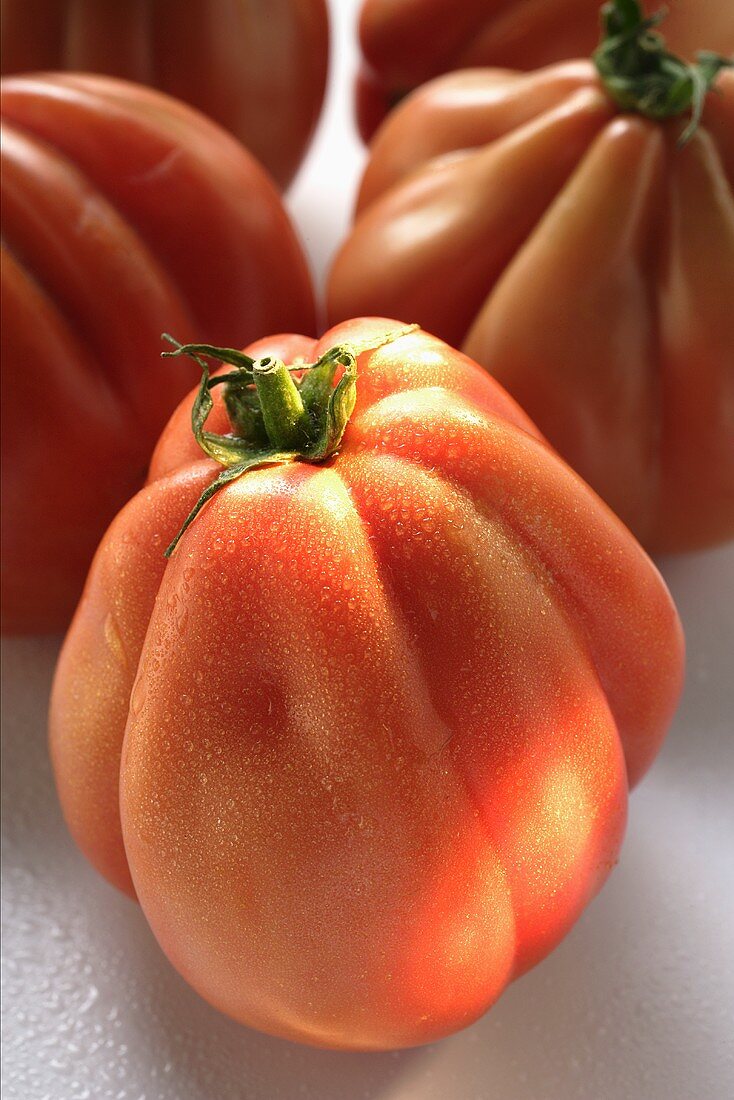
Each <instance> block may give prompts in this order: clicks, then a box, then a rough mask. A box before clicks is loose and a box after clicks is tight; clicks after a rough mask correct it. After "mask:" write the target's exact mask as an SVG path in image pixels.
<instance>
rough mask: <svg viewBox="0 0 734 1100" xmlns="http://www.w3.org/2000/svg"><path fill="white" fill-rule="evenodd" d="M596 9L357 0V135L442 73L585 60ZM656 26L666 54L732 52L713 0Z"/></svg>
mask: <svg viewBox="0 0 734 1100" xmlns="http://www.w3.org/2000/svg"><path fill="white" fill-rule="evenodd" d="M600 7H601V5H600V4H599V3H598V2H597V0H459V3H456V0H364V3H363V6H362V11H361V16H360V41H361V45H362V52H363V54H364V62H363V68H362V73H361V76H360V80H359V84H358V95H357V119H358V122H359V127H360V132H361V133H362V136H363V137H364V139H365V141H369V140H370V139H371V137H372V135H373V134H374V132H375V129H376V128H377V125H378V124H379V121H380V119H381V117H384V115H385V114H386V113H387V111H388V109H389V106H390V103H391V101H392V102H394V101H395V100H396V99H397V98H399V97H401V96H404V95H405V94H406V93H407V92H409V91H410V90H411V89H413V88H417V87H418V86H419V85H421V84H424V83H425V82H426V81H427V80H431V79H432V78H433V77H436V76H439V75H440V74H442V73H447V72H451V71H453V70H456V69H474V68H479V67H485V66H491V67H492V68H507V69H524V70H530V69H536V68H540V67H541V66H543V65H550V64H552V63H553V62H557V61H562V60H564V59H565V58H573V57H588V56H589V55H590V54H591V52H592V50H593V49H594V47H595V46H596V44H597V42H598V41H599V30H600V15H599V11H600ZM644 8H645V10H646V11H648V13H650V14H652V13H653V12H655V11H658V10H659V8H660V5H659V4H657V3H655V2H654V0H650V2H649V3H645V4H644ZM664 31H665V37H666V41H667V42H668V46H669V48H670V49H671V50H672V52H673V53H680V54H684V55H685V56H686V57H689V58H693V57H694V56H695V54H696V52H697V51H698V50H712V51H713V52H715V53H721V54H724V55H725V56H726V55H728V54H731V53H734V8H732V7H731V5H729V4H722V3H721V0H681V2H680V3H677V4H671V5H670V8H669V11H668V12H667V15H666V19H665V24H664ZM380 87H381V88H382V99H383V103H382V111H380V108H379V106H378V101H379V94H378V93H379V88H380ZM367 88H369V89H370V92H369V94H368V93H367V92H366V89H367Z"/></svg>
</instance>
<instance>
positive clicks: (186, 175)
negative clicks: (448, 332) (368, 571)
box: [2, 74, 315, 633]
mask: <svg viewBox="0 0 734 1100" xmlns="http://www.w3.org/2000/svg"><path fill="white" fill-rule="evenodd" d="M2 117H3V154H2V169H3V172H2V177H3V179H2V188H3V271H2V294H3V318H4V321H3V334H2V340H3V369H2V387H3V402H2V404H3V462H2V466H3V475H2V476H3V497H4V520H3V595H2V600H3V629H4V630H6V631H9V632H13V633H18V632H39V631H49V630H58V629H61V628H63V627H65V626H66V624H67V623H68V621H69V617H70V615H71V613H72V611H73V608H74V606H75V604H76V602H77V601H78V598H79V593H80V591H81V588H82V584H83V580H84V577H85V575H86V572H87V570H88V567H89V562H90V560H91V557H92V554H93V552H94V549H95V547H96V545H97V543H98V542H99V539H100V537H101V535H102V533H103V532H104V530H105V528H106V527H107V525H108V524H109V522H110V521H111V519H112V517H113V516H114V515H115V512H116V511H117V510H118V509H119V508H120V507H121V505H122V504H123V503H124V502H125V501H126V500H127V499H129V497H130V495H131V493H133V492H135V490H136V489H137V488H138V487H139V486H140V485H141V484H142V483H143V480H144V477H145V471H146V467H147V464H148V462H149V458H150V453H151V450H152V447H153V444H154V442H155V440H156V438H157V436H158V434H159V433H160V430H161V428H162V426H163V425H164V424H165V422H166V420H167V418H168V416H169V415H170V411H171V409H172V408H173V407H174V406H175V404H176V402H177V401H178V400H180V399H181V397H182V396H183V395H184V394H185V393H186V391H187V390H188V389H189V387H190V386H191V384H192V382H193V380H194V376H193V372H192V371H189V370H187V369H186V368H185V367H184V366H182V365H181V364H180V363H174V362H172V361H167V360H162V359H161V358H160V350H161V348H162V345H161V340H160V336H161V333H162V332H166V331H170V332H175V333H176V334H177V335H178V336H179V337H180V338H183V339H186V338H187V337H189V336H193V335H194V334H195V333H196V332H197V331H201V330H202V329H206V331H207V332H211V333H215V334H216V339H218V340H220V341H221V342H223V343H232V342H234V343H238V344H242V343H245V342H246V341H247V340H251V339H252V338H253V337H254V336H255V335H256V334H257V333H258V332H260V331H262V329H263V327H265V328H266V329H268V328H271V327H272V328H282V327H298V328H303V329H306V330H313V328H314V327H315V317H314V303H313V291H312V288H311V281H310V276H309V273H308V268H307V265H306V261H305V258H304V256H303V253H302V251H301V248H300V245H299V243H298V240H297V238H296V236H295V233H294V231H293V229H292V227H291V224H290V222H289V220H288V216H287V214H286V212H285V210H284V208H283V206H282V203H281V200H280V197H279V195H278V193H277V191H276V190H275V188H274V186H273V185H272V183H271V182H270V180H269V179H268V178H267V176H266V174H265V173H264V172H263V171H262V169H261V168H260V167H259V165H257V164H256V162H255V161H254V160H253V159H252V158H251V157H250V155H249V154H248V153H246V152H245V150H244V149H242V148H241V146H239V145H238V144H237V143H236V142H235V141H234V139H233V138H231V137H230V136H229V135H228V134H226V133H225V132H224V131H222V130H220V129H219V127H216V126H215V125H214V124H213V123H211V122H209V121H208V120H207V119H205V118H204V117H203V116H202V115H200V114H198V113H197V112H194V111H192V110H190V109H189V108H188V107H185V106H184V105H183V104H180V103H177V102H175V101H174V100H172V99H169V98H168V97H166V96H162V95H160V93H158V92H154V91H151V90H150V89H147V88H141V87H137V86H135V85H132V84H127V83H125V82H123V81H117V80H112V79H110V78H103V77H88V76H74V75H68V74H62V75H56V76H41V77H32V78H31V77H28V78H20V77H18V78H10V79H7V80H5V81H3V88H2ZM245 197H246V200H247V201H243V198H245ZM225 273H226V274H225ZM30 364H32V367H31V366H30ZM85 471H86V472H87V473H86V475H85ZM80 479H81V480H80Z"/></svg>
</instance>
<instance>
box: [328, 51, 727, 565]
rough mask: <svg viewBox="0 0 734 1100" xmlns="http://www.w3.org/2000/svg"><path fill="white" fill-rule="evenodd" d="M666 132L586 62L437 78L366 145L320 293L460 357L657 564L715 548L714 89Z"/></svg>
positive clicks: (721, 157) (336, 309) (723, 429)
mask: <svg viewBox="0 0 734 1100" xmlns="http://www.w3.org/2000/svg"><path fill="white" fill-rule="evenodd" d="M682 125H683V124H682V123H681V122H680V121H675V120H674V121H671V122H669V123H666V124H664V125H663V124H656V123H653V122H651V121H649V120H646V119H643V118H641V117H640V116H635V115H620V114H618V113H617V112H616V110H615V109H614V107H613V105H612V104H611V102H610V101H609V99H608V97H607V96H606V94H605V93H604V91H603V90H602V88H601V87H600V86H599V84H598V81H597V79H596V76H595V74H594V71H593V69H592V66H591V65H590V63H587V62H578V61H577V62H567V63H564V64H562V65H557V66H551V67H550V68H547V69H541V70H539V71H538V72H535V73H530V74H519V73H514V74H509V75H508V74H507V73H505V72H503V71H494V70H477V71H474V72H467V73H455V74H452V75H451V76H448V77H442V78H440V79H439V80H437V81H435V82H434V83H433V84H430V85H427V86H426V87H425V88H422V89H420V90H419V91H417V92H416V93H414V95H413V96H412V97H411V99H410V100H408V101H407V102H406V103H405V104H404V105H403V106H402V107H400V108H398V109H397V110H396V111H395V112H394V113H393V115H392V116H391V118H390V119H389V120H388V121H387V122H386V123H385V125H384V126H383V128H382V129H381V131H380V132H379V134H378V136H377V137H376V139H375V142H374V143H373V146H372V151H371V157H370V161H369V163H368V166H367V169H366V171H365V174H364V177H363V180H362V185H361V190H360V195H359V199H358V204H357V214H356V219H355V225H354V228H353V230H352V233H351V235H350V236H349V237H348V239H347V241H346V242H345V244H344V245H343V246H342V249H341V251H340V253H339V254H338V255H337V258H336V260H335V263H334V266H333V269H332V272H331V276H330V281H329V290H328V298H329V301H328V308H329V315H330V318H331V320H332V322H335V321H338V320H339V319H340V318H343V317H348V316H353V315H354V314H355V313H370V312H390V313H394V314H396V315H397V316H404V317H414V318H415V319H416V320H417V321H418V322H419V323H422V324H424V325H429V324H430V325H431V326H432V327H433V330H434V331H435V332H436V333H437V334H438V335H440V336H441V337H442V338H443V339H445V340H447V341H450V342H452V343H454V344H456V345H457V346H461V347H462V348H463V350H464V351H465V352H466V353H467V354H468V355H470V356H471V357H472V358H473V359H475V360H476V361H477V362H479V363H481V364H482V365H483V366H485V367H486V368H487V369H488V370H489V371H491V373H492V374H493V375H494V376H495V377H496V378H497V379H498V381H499V382H500V383H501V384H502V385H503V386H505V387H506V388H507V389H508V390H509V392H510V393H511V394H512V395H513V396H514V397H515V398H516V399H517V400H518V401H519V402H520V404H521V405H522V407H523V408H524V409H526V410H527V412H528V413H529V415H530V416H532V417H533V419H534V421H535V422H536V423H537V424H538V426H539V427H540V429H541V430H542V431H543V432H544V434H545V435H546V436H547V437H548V439H549V440H550V442H551V443H552V444H553V445H554V446H555V447H556V449H557V450H558V451H559V452H560V454H561V455H562V456H563V457H564V458H565V459H566V461H568V462H569V463H570V464H571V465H572V466H573V467H574V469H576V470H578V472H579V473H580V474H581V476H582V477H583V478H585V480H586V481H588V482H589V484H590V485H592V487H593V488H595V489H596V491H597V492H598V493H599V494H600V495H601V496H602V497H603V498H604V499H605V500H606V501H607V503H608V504H609V505H610V506H611V507H612V508H613V509H614V511H615V512H616V513H617V514H618V515H619V516H620V517H621V519H622V520H623V521H624V522H625V523H626V524H627V525H628V526H629V527H630V528H631V529H632V531H633V532H634V533H635V534H636V535H637V537H638V538H639V539H640V541H641V542H642V543H643V545H645V546H646V547H647V548H648V549H653V550H656V551H668V550H673V551H677V550H687V549H693V548H697V547H703V546H707V545H711V544H713V543H716V542H719V541H722V540H724V539H727V538H731V537H732V535H734V441H733V435H732V424H734V354H733V350H734V312H733V311H732V309H731V293H730V287H731V286H732V285H734V193H733V187H734V144H733V141H732V137H733V135H734V74H733V73H731V72H723V73H722V74H721V79H720V81H719V82H718V84H717V88H716V90H715V91H713V92H712V93H711V94H710V95H709V96H708V98H707V101H706V107H705V112H704V117H703V124H702V126H701V128H700V129H699V130H698V132H697V133H696V134H695V135H694V136H693V138H692V140H691V141H690V143H689V144H688V145H687V146H686V147H685V148H682V149H681V148H679V147H678V145H677V140H678V137H679V134H680V132H681V127H682ZM447 272H450V277H447Z"/></svg>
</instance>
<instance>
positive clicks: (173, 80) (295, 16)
mask: <svg viewBox="0 0 734 1100" xmlns="http://www.w3.org/2000/svg"><path fill="white" fill-rule="evenodd" d="M328 52H329V28H328V17H327V10H326V3H325V0H267V3H266V4H263V3H262V0H186V3H180V2H179V0H142V3H141V2H136V3H134V4H127V3H120V0H93V2H92V3H88V2H87V3H81V4H80V3H79V2H78V0H3V5H2V72H3V75H10V74H16V73H28V72H39V71H42V70H43V71H45V70H67V71H71V72H84V73H103V74H106V75H109V76H116V77H122V78H124V79H126V80H131V81H135V82H136V83H140V84H146V85H151V86H153V87H155V88H158V89H159V90H160V91H162V92H165V93H167V94H168V95H171V96H175V97H176V98H177V99H181V100H183V101H184V102H185V103H189V104H190V105H191V106H193V107H196V108H198V109H199V110H200V111H203V112H204V113H205V114H206V115H208V116H209V117H210V118H212V119H214V121H215V122H218V123H219V124H220V125H221V126H224V127H225V129H227V130H229V131H231V132H232V133H233V134H234V135H235V136H236V137H237V138H239V140H240V141H241V142H243V144H244V145H246V146H247V148H248V149H249V150H250V152H251V153H253V154H254V156H255V157H257V159H258V160H259V161H260V162H261V163H262V164H263V165H264V166H265V167H266V168H267V169H268V171H269V172H270V173H271V175H272V176H273V178H274V179H275V180H276V181H277V183H278V184H279V185H280V186H281V187H284V186H286V185H287V184H288V183H289V182H290V180H291V178H292V177H293V175H294V174H295V171H296V169H297V168H298V165H299V164H300V162H301V160H302V158H303V155H304V153H305V151H306V148H307V146H308V143H309V141H310V139H311V135H312V133H313V130H314V127H315V125H316V122H317V120H318V116H319V112H320V110H321V104H322V101H323V96H324V88H325V86H326V72H327V62H328Z"/></svg>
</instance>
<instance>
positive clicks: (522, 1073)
mask: <svg viewBox="0 0 734 1100" xmlns="http://www.w3.org/2000/svg"><path fill="white" fill-rule="evenodd" d="M336 6H337V5H334V7H336ZM353 8H354V0H349V2H348V3H347V0H339V3H338V10H337V11H335V13H334V14H335V16H336V19H337V27H336V31H337V35H336V37H337V48H336V49H335V51H334V52H335V72H334V78H335V86H336V88H337V90H338V92H339V93H340V94H339V96H338V98H337V99H336V100H335V99H334V95H333V92H334V87H332V96H331V100H330V104H329V113H328V117H327V118H326V119H325V122H324V125H323V126H322V129H321V131H320V133H319V136H318V138H317V141H316V143H315V146H314V149H313V152H312V156H311V157H310V159H309V162H308V163H307V165H306V168H305V170H304V172H303V173H302V175H301V177H300V178H299V180H298V182H297V185H296V188H295V190H294V192H293V194H292V196H291V206H292V209H293V211H294V213H295V216H296V217H297V219H298V221H299V224H300V226H301V230H302V233H303V236H304V239H305V242H306V245H307V247H308V249H309V251H310V253H311V255H312V257H313V259H314V261H315V264H316V266H317V267H318V269H319V270H323V267H324V264H325V261H326V258H327V256H328V254H329V253H330V251H331V249H332V247H333V245H334V243H335V242H336V240H337V239H338V237H339V236H340V235H341V233H342V232H343V230H344V228H345V226H346V223H347V220H348V212H349V208H350V205H351V201H352V196H353V190H354V184H355V180H356V176H357V173H358V170H359V160H358V158H359V146H358V143H357V140H356V137H355V135H354V130H353V127H352V123H351V104H350V100H349V91H350V84H349V82H350V80H351V74H352V72H353V47H352V46H351V44H350V41H349V39H348V37H347V30H348V29H349V24H350V20H351V18H352V10H353ZM663 572H664V574H665V576H666V579H667V580H668V583H669V584H670V587H671V589H672V591H673V595H674V597H675V598H676V600H677V602H678V604H679V608H680V611H681V615H682V618H683V622H684V626H685V627H686V632H687V636H688V646H689V671H688V685H687V688H686V693H685V697H684V700H683V705H682V707H681V709H680V712H679V714H678V717H677V720H676V722H675V725H674V727H673V729H672V731H671V734H670V736H669V739H668V742H667V744H666V746H665V749H664V751H663V753H662V755H661V757H660V760H659V761H658V763H657V764H656V766H655V768H654V769H653V771H652V773H651V774H650V776H649V777H648V779H647V780H646V781H645V782H644V783H643V785H642V787H641V788H640V790H639V791H637V792H636V793H635V795H634V796H633V799H632V806H631V814H630V823H629V830H628V836H627V841H626V844H625V847H624V849H623V853H622V859H621V862H620V865H619V866H618V867H617V868H616V870H615V872H614V874H613V875H612V878H611V880H610V882H609V884H608V885H607V887H606V888H605V890H604V891H603V893H602V895H601V896H600V897H599V898H598V899H597V900H596V901H595V902H594V904H593V905H592V906H591V907H590V909H589V910H588V911H587V913H586V914H585V916H584V917H583V918H582V920H581V921H580V922H579V924H578V925H577V927H576V928H575V930H574V931H573V932H572V934H571V935H570V936H569V937H568V939H567V940H566V941H565V943H564V944H562V945H561V947H560V948H559V949H558V950H557V951H556V952H555V953H554V954H553V955H552V956H551V957H550V958H549V959H548V960H547V961H546V962H545V963H543V964H542V965H541V966H540V967H539V968H538V969H536V970H535V971H533V972H532V973H531V974H529V975H528V976H526V977H525V978H523V979H522V980H521V981H520V982H518V983H517V984H516V985H515V986H513V987H512V988H511V989H509V990H508V991H507V993H506V994H505V995H504V996H503V998H502V1000H501V1001H500V1002H499V1004H498V1005H497V1006H496V1007H495V1008H494V1009H492V1011H491V1012H490V1013H489V1014H488V1015H487V1016H485V1017H484V1019H483V1020H481V1021H479V1022H478V1023H477V1024H475V1025H474V1026H473V1027H472V1028H470V1029H469V1030H467V1031H465V1032H463V1033H461V1034H460V1035H457V1036H454V1037H453V1038H451V1039H447V1040H444V1041H443V1042H441V1043H437V1044H434V1045H432V1046H430V1047H425V1048H423V1049H421V1050H417V1051H407V1052H402V1053H397V1054H369V1055H351V1054H334V1053H329V1052H322V1051H316V1050H311V1049H308V1048H305V1047H299V1046H296V1045H295V1044H291V1043H287V1042H282V1041H280V1040H277V1039H271V1038H268V1037H267V1036H262V1035H259V1034H257V1033H255V1032H253V1031H249V1030H247V1029H245V1028H241V1027H239V1026H238V1025H236V1024H234V1023H232V1022H231V1021H230V1020H227V1019H225V1018H223V1017H222V1016H219V1015H218V1014H217V1013H216V1012H215V1011H214V1010H213V1009H211V1008H209V1007H208V1006H207V1005H206V1004H204V1003H203V1002H202V1001H201V1000H200V999H199V998H198V997H197V996H196V994H195V993H193V991H192V990H191V989H189V988H188V986H187V985H186V984H185V983H184V981H183V980H182V979H181V978H179V977H178V975H177V974H176V973H175V972H174V971H173V970H172V969H171V968H170V966H169V965H168V964H167V962H166V961H165V959H164V958H163V956H162V954H161V953H160V951H159V950H158V948H157V945H156V943H155V941H154V939H153V937H152V935H151V933H150V932H149V930H148V928H147V926H146V923H145V921H144V919H143V917H142V914H141V913H140V911H139V910H138V909H137V907H136V906H135V905H133V904H132V903H131V902H129V901H127V900H126V899H125V898H123V897H121V896H120V895H119V894H117V893H116V892H115V891H114V890H113V889H112V888H111V887H109V886H107V885H106V884H105V883H104V882H103V881H102V880H100V879H99V878H98V877H97V875H96V874H95V873H94V872H93V871H92V870H91V868H90V867H88V866H87V865H86V863H85V862H84V860H83V859H82V857H81V856H80V855H78V853H77V852H76V850H75V849H74V846H73V845H72V843H71V841H70V839H69V837H68V836H67V834H66V831H65V828H64V825H63V822H62V820H61V815H60V812H59V809H58V806H57V803H56V798H55V794H54V790H53V786H52V781H51V777H50V770H49V764H48V760H47V754H46V744H45V709H46V701H47V695H48V688H49V684H50V678H51V674H52V670H53V663H54V659H55V655H56V652H57V648H58V642H57V641H56V640H53V639H29V640H25V641H13V642H9V643H7V644H6V646H5V652H4V660H3V688H4V690H3V711H4V731H3V927H4V937H3V939H4V943H3V982H4V998H3V1026H4V1038H5V1049H4V1058H3V1096H4V1098H5V1100H85V1098H89V1100H113V1098H115V1100H303V1098H305V1100H725V1098H727V1097H730V1096H734V1048H733V1045H732V1038H731V1036H732V1034H734V934H733V931H732V927H733V922H732V914H733V913H734V860H733V859H732V852H733V851H734V800H733V799H732V792H731V787H732V776H733V775H734V736H733V734H734V731H733V730H732V724H733V723H732V715H734V676H733V675H732V673H733V671H734V667H733V665H732V655H733V654H734V549H732V548H729V549H726V550H720V551H714V552H711V553H708V554H699V555H692V556H687V557H684V558H683V557H682V558H679V559H670V560H668V561H666V562H664V563H663Z"/></svg>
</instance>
